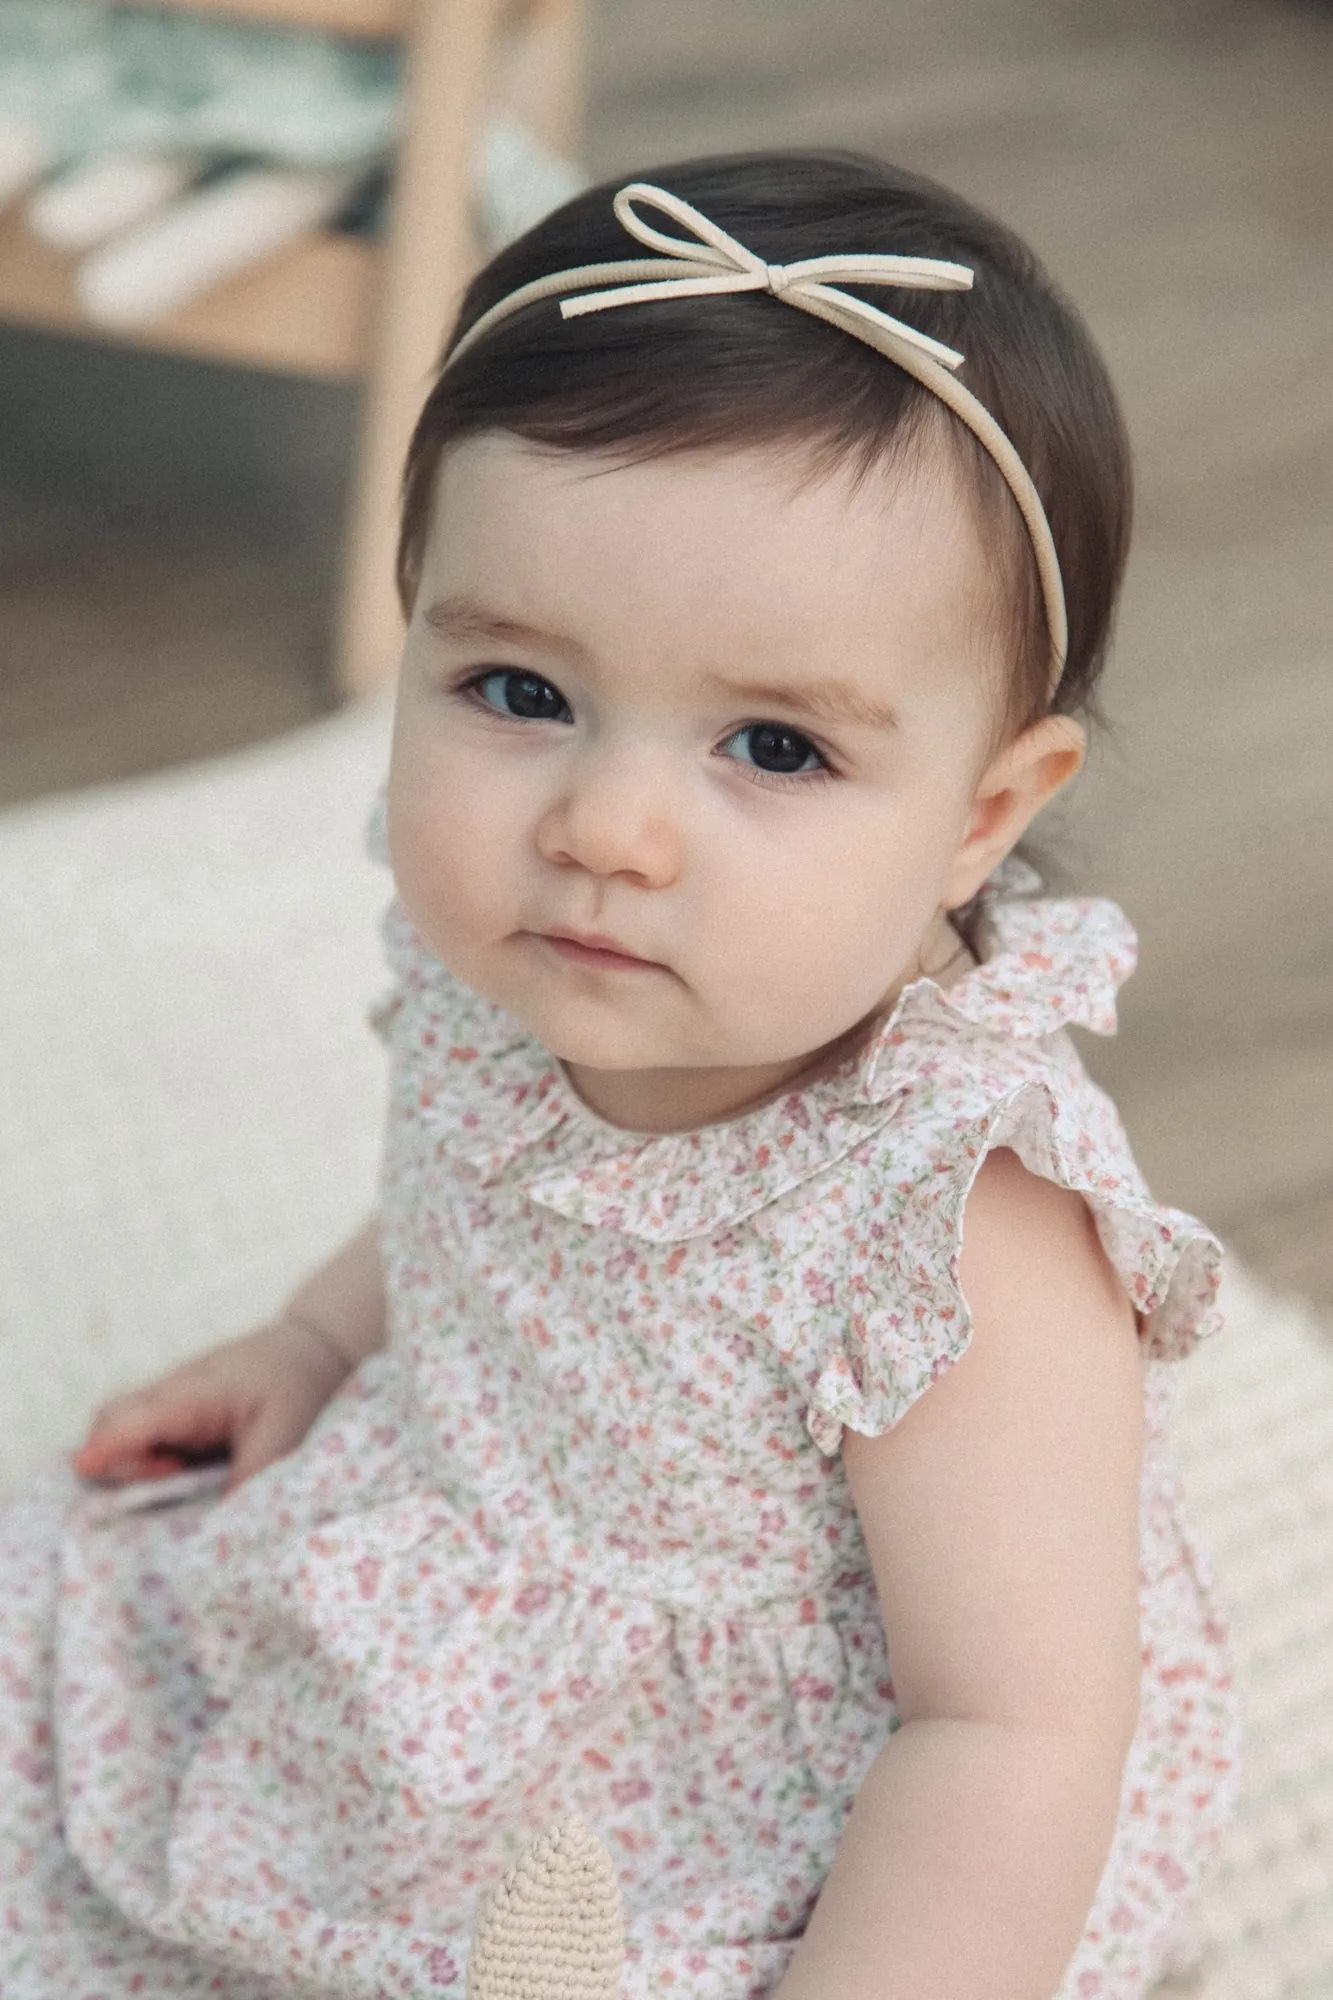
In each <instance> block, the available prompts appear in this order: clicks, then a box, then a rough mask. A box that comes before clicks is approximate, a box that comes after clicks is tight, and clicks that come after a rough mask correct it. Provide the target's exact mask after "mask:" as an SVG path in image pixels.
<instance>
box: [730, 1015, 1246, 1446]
mask: <svg viewBox="0 0 1333 2000" xmlns="http://www.w3.org/2000/svg"><path fill="white" fill-rule="evenodd" d="M1071 1058H1072V1051H1071ZM1073 1060H1074V1061H1076V1059H1073ZM1000 1146H1007V1147H1011V1148H1012V1149H1013V1150H1014V1152H1016V1153H1017V1155H1018V1157H1019V1158H1020V1159H1021V1160H1022V1162H1023V1164H1024V1165H1025V1166H1026V1167H1027V1168H1028V1170H1029V1172H1031V1173H1034V1174H1038V1175H1040V1176H1041V1177H1042V1178H1043V1179H1046V1180H1050V1181H1054V1182H1055V1183H1056V1184H1057V1185H1058V1186H1061V1187H1067V1188H1071V1189H1072V1190H1074V1192H1076V1193H1077V1194H1079V1195H1081V1196H1082V1197H1083V1199H1084V1200H1085V1201H1086V1202H1087V1204H1088V1206H1089V1208H1090V1209H1091V1211H1092V1214H1093V1217H1094V1219H1095V1222H1096V1226H1097V1232H1098V1235H1099V1237H1100V1239H1101V1242H1102V1245H1103V1248H1104V1249H1105V1251H1106V1254H1107V1256H1108V1258H1109V1259H1110V1262H1111V1264H1112V1266H1113V1268H1114V1269H1115V1271H1116V1272H1117V1274H1118V1276H1119V1278H1120V1281H1121V1283H1122V1285H1123V1286H1124V1288H1125V1294H1126V1296H1127V1297H1128V1299H1129V1300H1130V1302H1131V1304H1132V1305H1133V1307H1134V1309H1135V1312H1136V1314H1137V1315H1138V1321H1139V1327H1140V1339H1141V1343H1142V1346H1143V1349H1144V1351H1145V1353H1146V1355H1147V1356H1148V1357H1149V1358H1150V1359H1153V1360H1158V1361H1178V1360H1181V1359H1183V1358H1184V1357H1185V1356H1186V1355H1187V1354H1189V1353H1190V1352H1191V1351H1192V1349H1193V1348H1194V1347H1195V1346H1196V1345H1197V1343H1198V1342H1199V1340H1200V1339H1202V1338H1203V1337H1205V1336H1206V1335H1207V1334H1209V1333H1210V1332H1212V1331H1213V1330H1214V1328H1215V1327H1216V1326H1217V1324H1218V1323H1219V1321H1218V1313H1217V1308H1216V1296H1217V1289H1218V1277H1219V1269H1220V1256H1221V1252H1220V1246H1219V1244H1218V1243H1217V1240H1216V1238H1215V1237H1213V1236H1212V1235H1211V1234H1210V1233H1209V1231H1208V1230H1207V1229H1205V1228H1204V1226H1203V1225H1202V1223H1200V1222H1198V1221H1196V1220H1195V1218H1194V1217H1193V1216H1191V1215H1186V1214H1185V1213H1183V1211H1181V1210H1179V1209H1174V1208H1167V1207H1163V1206H1162V1205H1161V1204H1159V1203H1157V1202H1155V1201H1154V1200H1153V1199H1152V1197H1151V1195H1150V1194H1149V1193H1148V1190H1147V1188H1146V1186H1145V1185H1144V1183H1143V1180H1142V1177H1141V1176H1140V1174H1139V1173H1138V1170H1137V1168H1136V1167H1135V1165H1134V1162H1133V1159H1132V1156H1131V1155H1130V1153H1129V1149H1128V1146H1127V1145H1126V1143H1125V1140H1124V1135H1123V1133H1122V1132H1121V1131H1120V1127H1119V1120H1118V1118H1117V1117H1116V1114H1115V1111H1114V1109H1113V1107H1112V1106H1111V1105H1110V1103H1109V1101H1108V1100H1107V1099H1105V1098H1104V1097H1103V1096H1102V1094H1101V1093H1100V1092H1099V1091H1097V1090H1096V1089H1095V1087H1094V1086H1093V1085H1092V1084H1091V1083H1090V1082H1089V1081H1088V1080H1087V1078H1086V1077H1085V1076H1083V1075H1082V1074H1081V1073H1079V1074H1078V1075H1077V1076H1071V1077H1070V1078H1069V1080H1068V1089H1067V1090H1065V1091H1062V1089H1061V1087H1060V1081H1059V1079H1058V1078H1057V1077H1051V1078H1047V1079H1044V1080H1042V1081H1035V1082H1028V1083H1024V1084H1022V1085H1020V1086H1018V1087H1017V1088H1015V1089H1014V1090H1012V1092H1010V1093H1009V1094H1007V1095H1005V1096H1003V1097H1002V1098H1001V1099H1000V1100H999V1101H998V1102H996V1103H994V1104H992V1105H989V1106H987V1108H986V1109H985V1111H984V1112H983V1113H981V1115H979V1116H977V1117H974V1118H971V1119H967V1120H964V1121H961V1122H958V1123H953V1124H951V1125H950V1129H949V1130H948V1131H947V1132H946V1133H944V1134H937V1135H935V1137H934V1139H933V1141H932V1142H931V1143H930V1144H928V1145H927V1146H926V1147H925V1148H924V1151H923V1156H922V1157H920V1158H918V1159H917V1160H916V1161H914V1162H913V1163H912V1170H911V1171H909V1172H908V1173H906V1174H904V1173H903V1172H902V1166H903V1164H904V1162H903V1160H902V1152H903V1148H902V1145H901V1142H900V1141H896V1139H895V1134H894V1131H893V1128H892V1127H890V1128H889V1129H888V1130H887V1131H886V1132H885V1133H884V1134H883V1136H882V1137H881V1138H879V1139H878V1140H877V1141H876V1142H873V1143H872V1144H871V1145H869V1146H867V1147H865V1148H863V1149H862V1152H861V1154H860V1156H859V1157H858V1158H855V1159H853V1160H850V1161H847V1162H844V1163H842V1165H841V1167H840V1169H839V1171H838V1174H837V1176H836V1177H835V1178H834V1179H833V1180H832V1181H831V1183H829V1184H827V1185H825V1186H824V1187H823V1188H821V1189H820V1190H818V1191H817V1192H803V1197H802V1199H801V1200H800V1201H799V1202H798V1203H796V1204H793V1205H792V1206H790V1207H788V1208H786V1209H783V1208H777V1209H774V1210H770V1211H769V1212H768V1214H767V1215H766V1216H765V1217H763V1218H762V1220H761V1224H760V1226H761V1229H762V1232H763V1234H764V1235H765V1236H766V1237H767V1239H768V1242H769V1249H770V1255H771V1257H772V1260H773V1264H774V1268H775V1269H778V1270H780V1271H781V1273H782V1276H781V1279H780V1281H779V1284H778V1289H780V1291H781V1294H782V1303H781V1305H780V1306H777V1307H775V1308H774V1310H773V1315H772V1318H773V1331H774V1334H775V1335H776V1337H777V1338H778V1340H779V1343H780V1346H781V1348H782V1351H783V1359H784V1361H785V1362H786V1364H787V1366H788V1368H789V1370H790V1371H791V1373H792V1374H793V1376H794V1377H795V1378H796V1380H797V1381H798V1383H799V1386H800V1390H801V1393H802V1395H803V1398H804V1401H805V1406H806V1423H807V1426H808V1428H809V1431H810V1433H811V1435H812V1437H813V1438H814V1440H815V1442H816V1444H818V1446H819V1447H820V1449H821V1450H822V1451H824V1452H826V1453H830V1454H832V1453H834V1452H836V1451H837V1450H838V1449H839V1446H840V1444H841V1441H842V1433H843V1431H844V1429H848V1430H853V1431H857V1432H859V1433H861V1434H862V1435H863V1436H866V1437H876V1436H879V1435H880V1434H881V1433H882V1432H884V1431H887V1430H890V1429H891V1428H892V1427H893V1425H895V1424H896V1423H898V1422H899V1421H900V1420H901V1418H902V1417H903V1416H904V1415H905V1414H906V1412H907V1411H908V1410H909V1409H910V1408H911V1407H912V1405H913V1403H915V1402H916V1400H917V1398H918V1397H919V1396H921V1395H923V1394H924V1393H925V1391H926V1390H927V1389H928V1388H930V1386H931V1385H932V1383H934V1382H937V1381H939V1379H940V1378H941V1376H943V1375H945V1374H946V1373H947V1372H948V1370H949V1369H950V1368H952V1367H953V1365H954V1363H955V1362H956V1361H958V1360H959V1359H960V1358H961V1357H962V1355H964V1354H965V1353H966V1352H967V1349H968V1346H969V1344H970V1342H971V1338H972V1317H971V1313H970V1311H969V1308H968V1303H967V1300H966V1298H965V1297H964V1294H963V1289H962V1284H961V1281H960V1277H959V1262H960V1257H961V1253H962V1246H963V1231H964V1221H965V1214H966V1206H967V1199H968V1196H969V1194H970V1192H971V1190H972V1186H973V1183H974V1182H975V1180H976V1177H977V1174H978V1173H979V1172H980V1169H981V1166H982V1163H983V1162H984V1160H985V1158H986V1156H987V1154H988V1153H989V1152H991V1151H992V1150H993V1149H994V1148H996V1147H1000Z"/></svg>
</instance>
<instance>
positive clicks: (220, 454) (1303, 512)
mask: <svg viewBox="0 0 1333 2000" xmlns="http://www.w3.org/2000/svg"><path fill="white" fill-rule="evenodd" d="M242 11H246V10H245V9H244V8H243V9H242ZM248 11H250V12H252V13H253V12H254V11H255V7H254V5H253V4H251V6H250V8H249V10H248ZM297 11H298V12H299V11H300V9H299V8H298V9H297ZM325 11H327V10H325ZM585 47H586V109H585V114H584V118H583V126H582V139H581V142H580V146H579V153H580V163H581V165H582V166H583V167H584V168H585V169H586V170H587V171H589V172H590V173H592V174H594V175H601V174H603V173H612V172H620V171H625V172H629V171H630V170H637V169H640V168H643V167H646V166H650V165H652V164H654V163H656V162H659V161H662V160H666V159H670V158H671V157H673V156H676V155H680V154H684V153H690V152H696V151H700V150H705V149H730V148H734V147H740V146H750V145H760V144H781V143H823V142H835V143H839V144H846V145H851V146H857V147H865V148H870V149H872V150H874V151H876V152H879V153H882V154H884V155H885V156H888V157H890V158H892V159H895V160H897V161H900V162H902V163H904V164H906V165H909V166H912V167H914V168H918V169H921V170H924V171H925V172H927V173H929V174H933V175H936V176H938V177H939V178H941V179H942V180H944V181H947V182H949V183H951V184H952V185H954V186H956V187H957V188H959V189H960V190H961V191H963V192H964V193H966V194H968V195H970V196H972V197H973V198H975V199H976V200H978V201H979V202H981V203H983V204H984V205H987V206H990V207H993V208H994V209H995V210H996V211H997V212H998V213H999V214H1000V215H1001V216H1003V217H1004V218H1005V219H1007V220H1008V221H1010V222H1011V223H1013V224H1014V225H1015V226H1016V227H1017V228H1018V229H1019V230H1020V232H1022V233H1023V234H1025V235H1026V236H1027V237H1028V238H1029V240H1030V241H1031V242H1032V243H1033V245H1034V246H1035V247H1036V249H1037V250H1038V252H1039V253H1040V254H1041V255H1042V256H1043V258H1045V259H1046V260H1047V262H1048V263H1049V265H1050V266H1051V267H1052V269H1053V270H1054V272H1055V273H1056V275H1057V277H1058V278H1059V279H1060V280H1061V281H1062V282H1063V284H1064V286H1065V287H1066V289H1067V290H1068V291H1069V292H1070V293H1071V294H1072V296H1073V298H1074V299H1075V301H1076V302H1077V303H1078V305H1079V306H1080V307H1081V308H1082V310H1083V312H1084V313H1085V315H1086V316H1087V318H1088V320H1089V321H1090V322H1091V325H1092V327H1093V330H1094V332H1095V334H1096V336H1097V338H1098V339H1099V341H1100V342H1101V344H1102V346H1103V347H1104V349H1105V351H1106V353H1107V355H1108V357H1109V360H1110V363H1111V366H1112V370H1113V372H1114V374H1115V376H1116V378H1117V380H1118V382H1119V384H1120V388H1121V391H1122V393H1123V397H1124V401H1125V404H1126V408H1127V411H1128V417H1129V423H1130V428H1131V432H1132V435H1133V439H1134V445H1135V449H1136V453H1137V461H1138V479H1139V512H1138V532H1137V541H1136V547H1135V553H1134V557H1133V561H1132V565H1131V571H1130V578H1129V585H1128V590H1127V594H1126V598H1125V603H1124V610H1123V615H1122V619H1121V625H1120V636H1119V643H1118V647H1117V652H1116V658H1115V661H1114V664H1113V669H1112V672H1111V674H1110V676H1109V680H1108V684H1107V708H1108V714H1109V728H1108V730H1107V732H1106V733H1105V735H1104V736H1103V737H1102V738H1101V740H1100V741H1099V742H1098V744H1097V746H1096V749H1095V751H1094V756H1093V762H1092V767H1091V769H1090V771H1089V773H1088V774H1087V776H1086V778H1085V780H1084V781H1083V783H1082V786H1081V790H1080V792H1079V796H1078V798H1077V800H1076V801H1075V802H1074V803H1073V805H1072V806H1071V807H1070V809H1069V810H1067V811H1065V812H1064V814H1063V817H1062V818H1061V820H1060V821H1059V822H1058V823H1055V824H1053V825H1052V827H1051V829H1050V831H1049V833H1048V835H1047V837H1046V843H1045V844H1046V847H1047V849H1048V851H1049V852H1050V854H1051V856H1052V859H1053V862H1054V864H1055V868H1056V872H1057V874H1058V877H1059V878H1060V879H1061V880H1063V881H1066V882H1069V883H1074V884H1078V885H1080V886H1086V887H1087V888H1089V889H1093V890H1098V891H1105V892H1108V893H1110V894H1112V895H1114V896H1116V897H1117V898H1119V899H1120V900H1121V901H1122V902H1123V903H1124V905H1125V907H1126V908H1127V910H1128V912H1129V913H1130V915H1131V917H1132V918H1133V920H1134V921H1135V923H1136V925H1137V926H1138V929H1139V931H1140V935H1141V941H1142V969H1141V971H1140V973H1139V975H1138V977H1137V978H1136V979H1135V980H1134V981H1133V982H1132V984H1131V986H1130V987H1129V989H1128V991H1127V993H1126V996H1125V1002H1124V1009H1123V1027H1122V1033H1121V1037H1120V1039H1119V1040H1118V1041H1117V1042H1116V1043H1114V1044H1111V1045H1107V1046H1105V1047H1103V1046H1100V1045H1098V1046H1096V1047H1094V1048H1092V1050H1091V1051H1090V1059H1091V1061H1092V1063H1093V1065H1094V1067H1095V1068H1096V1070H1097V1072H1098V1073H1099V1074H1100V1075H1101V1076H1102V1077H1103V1078H1104V1079H1105V1080H1106V1081H1107V1082H1108V1083H1109V1084H1110V1085H1111V1087H1112V1088H1113V1089H1114V1091H1115V1093H1116V1096H1117V1098H1118V1100H1119V1103H1120V1105H1121V1108H1122V1111H1123V1113H1124V1115H1125V1118H1126V1121H1127V1123H1128V1125H1129V1128H1130V1131H1131V1135H1132V1137H1133V1139H1134V1140H1135V1143H1136V1146H1137V1149H1138V1152H1139V1154H1140V1157H1141V1159H1142V1162H1143V1164H1144V1166H1145V1169H1146V1170H1147V1172H1148V1175H1149V1177H1150V1179H1151V1180H1152V1181H1153V1183H1154V1185H1155V1187H1156V1189H1157V1191H1158V1192H1159V1193H1160V1194H1161V1195H1163V1196H1164V1197H1165V1198H1167V1199H1169V1200H1171V1201H1174V1202H1176V1203H1178V1204H1180V1205H1182V1206H1185V1207H1188V1208H1191V1209H1196V1210H1198V1211H1199V1212H1200V1213H1202V1214H1203V1215H1204V1216H1205V1217H1206V1218H1207V1219H1208V1220H1209V1221H1210V1223H1212V1224H1213V1225H1214V1226H1215V1227H1217V1228H1218V1229H1219V1231H1220V1232H1221V1233H1222V1234H1223V1235H1224V1236H1225V1237H1226V1238H1227V1239H1228V1240H1229V1242H1230V1243H1231V1244H1232V1245H1233V1246H1234V1247H1236V1248H1237V1249H1238V1250H1239V1251H1241V1253H1242V1254H1243V1256H1244V1257H1245V1259H1246V1260H1247V1261H1248V1262H1249V1263H1250V1265H1251V1266H1252V1267H1253V1268H1255V1269H1257V1270H1258V1271H1259V1272H1260V1273H1262V1274H1265V1275H1267V1276H1268V1277H1269V1278H1271V1279H1272V1280H1274V1281H1275V1282H1276V1283H1277V1284H1278V1286H1279V1287H1280V1288H1282V1289H1287V1290H1294V1291H1298V1292H1300V1293H1302V1294H1304V1295H1306V1296H1307V1297H1309V1298H1311V1299H1314V1300H1316V1301H1319V1302H1321V1303H1323V1304H1324V1305H1327V1304H1329V1303H1333V826H1331V825H1330V810H1329V808H1330V790H1331V788H1330V782H1329V764H1330V749H1329V746H1330V743H1333V670H1331V661H1330V637H1331V628H1333V618H1331V617H1330V613H1331V612H1333V559H1331V555H1333V257H1331V256H1330V252H1331V251H1333V118H1331V116H1330V106H1331V105H1333V92H1331V90H1330V85H1331V84H1333V16H1331V15H1330V13H1329V11H1328V10H1326V9H1321V8H1318V7H1316V6H1313V5H1311V6H1302V5H1298V4H1295V3H1294V0H1119V4H1114V0H1113V4H1107V0H670V4H669V5H662V4H661V0H593V4H592V10H591V23H590V32H589V33H588V34H587V37H586V44H585ZM2 102H3V98H2V93H0V105H2ZM344 223H346V218H344ZM18 226H19V225H18V224H17V223H16V222H14V221H13V220H12V217H11V220H10V221H9V222H8V223H6V224H5V227H6V228H7V229H8V230H9V237H7V238H5V239H4V240H6V241H12V238H13V232H14V230H15V229H16V228H17V227H18ZM352 226H353V227H355V226H356V225H355V219H354V221H353V224H352ZM2 277H3V255H2V254H0V278H2ZM2 294H3V284H2V283H0V595H2V603H3V623H2V625H0V710H2V712H3V724H2V726H0V803H5V804H14V803H16V802H19V801H24V800H33V799H36V798H38V797H41V796H43V795H46V794H51V793H58V792H63V791H68V790H73V789H77V788H83V787H89V786H97V785H102V784H105V783H107V782H108V781H114V780H119V779H122V778H126V777H129V776H131V775H133V774H138V773H143V772H145V771H149V770H154V769H157V768H160V767H164V766H170V765H175V764H178V763H181V762H184V761H186V760H191V759H196V758H200V757H208V756H213V755H215V754H217V753H222V752H226V751H228V750H231V749H233V748H235V747H237V746H241V745H246V744H252V743H255V742H258V741H260V740H261V739H266V738H273V737H278V736H281V735H282V734H283V733H284V732H287V731H290V730H293V729H294V728H296V727H298V726H299V725H301V724H302V723H304V722H306V721H307V720H309V719H310V718H313V717H316V716H319V715H321V714H323V713H325V712H326V711H328V710H330V709H331V708H333V707H334V706H335V705H336V704H337V703H338V701H339V699H340V696H339V693H338V689H337V683H336V679H335V673H334V664H333V663H334V650H335V649H334V624H335V617H336V612H337V604H338V593H339V574H340V561H341V549H342V539H343V523H344V519H345V516H346V510H347V507H348V505H349V496H350V493H351V487H352V480H353V467H354V463H355V459H356V452H357V440H358V435H359V424H360V420H361V415H362V410H361V400H362V394H363V392H362V390H361V389H360V387H359V386H358V384H357V383H356V382H355V381H353V380H345V379H327V378H326V379H310V378H303V377H301V376H299V375H296V374H293V373H287V372H269V371H264V370H260V369H254V368H235V367H227V366H222V365H219V364H217V363H214V362H210V361H202V360H199V359H195V358H190V357H188V356H185V355H181V354H179V353H177V354H163V353H159V352H154V351H150V350H149V349H145V348H144V347H142V346H139V345H135V344H129V345H127V344H123V343H122V342H121V341H120V340H119V339H118V338H117V337H115V336H114V335H108V334H106V333H105V332H104V333H103V334H102V336H101V337H99V338H96V339H85V338H78V339H75V338H70V337H67V336H62V335H59V334H53V333H50V332H46V331H38V330H34V329H33V327H32V326H31V325H28V326H24V325H21V324H16V323H14V321H13V320H12V319H11V318H8V317H7V315H6V313H5V309H4V305H3V297H2Z"/></svg>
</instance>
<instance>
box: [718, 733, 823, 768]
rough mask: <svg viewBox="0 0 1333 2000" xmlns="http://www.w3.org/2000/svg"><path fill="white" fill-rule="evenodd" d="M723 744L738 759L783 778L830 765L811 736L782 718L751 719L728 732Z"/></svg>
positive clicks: (740, 761)
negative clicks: (781, 719)
mask: <svg viewBox="0 0 1333 2000" xmlns="http://www.w3.org/2000/svg"><path fill="white" fill-rule="evenodd" d="M722 748H723V749H724V750H727V751H731V752H732V753H733V754H734V755H735V757H736V759H737V761H738V762H739V763H742V764H753V765H754V767H755V769H756V770H758V771H769V772H772V773H773V774H774V775H775V776H780V777H784V778H791V777H796V776H797V775H798V774H800V773H803V772H806V771H824V770H827V769H828V766H827V764H826V763H825V760H824V758H823V757H822V756H821V755H820V753H819V751H818V750H816V748H815V746H814V744H813V743H812V742H811V741H810V738H809V737H808V736H802V735H801V732H800V731H799V729H788V727H787V726H786V724H785V723H782V722H748V723H747V724H746V725H745V727H744V729H738V730H737V731H736V734H735V735H734V736H729V737H728V738H727V741H726V742H725V743H724V744H723V745H722Z"/></svg>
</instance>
